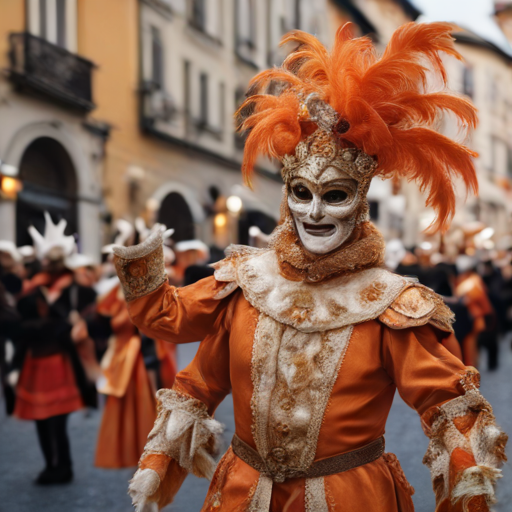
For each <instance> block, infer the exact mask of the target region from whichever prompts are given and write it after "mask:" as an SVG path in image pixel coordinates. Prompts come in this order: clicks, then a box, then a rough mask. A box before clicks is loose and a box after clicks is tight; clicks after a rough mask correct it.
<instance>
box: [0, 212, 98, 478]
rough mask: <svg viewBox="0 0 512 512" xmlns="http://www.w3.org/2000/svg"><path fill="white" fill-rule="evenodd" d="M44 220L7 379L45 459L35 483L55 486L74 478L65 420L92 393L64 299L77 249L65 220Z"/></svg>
mask: <svg viewBox="0 0 512 512" xmlns="http://www.w3.org/2000/svg"><path fill="white" fill-rule="evenodd" d="M45 221H46V224H45V229H44V234H41V233H39V232H38V231H37V230H36V229H35V228H33V227H32V228H31V229H30V235H31V236H32V238H33V240H34V245H35V250H36V254H37V257H38V258H39V259H40V261H41V267H42V271H41V272H40V273H38V274H36V275H34V276H33V277H32V278H31V279H30V280H27V281H25V282H24V283H23V291H22V292H21V293H22V296H21V297H20V299H19V302H18V311H19V314H20V317H21V320H20V325H19V330H18V332H17V333H16V335H15V341H16V344H15V354H14V358H13V361H12V365H11V371H10V373H9V375H8V377H7V379H8V381H9V383H10V384H11V385H12V386H13V387H15V389H16V402H15V408H14V415H15V416H16V417H18V418H20V419H24V420H35V422H36V427H37V435H38V440H39V444H40V447H41V451H42V452H43V455H44V459H45V462H46V467H45V468H44V470H43V471H42V472H41V473H40V474H39V476H38V478H37V480H36V482H37V483H38V484H54V483H66V482H69V481H71V480H72V478H73V470H72V462H71V453H70V447H69V439H68V434H67V419H68V415H69V414H70V413H72V412H74V411H76V410H78V409H80V408H82V407H83V406H84V404H87V403H88V400H89V399H90V396H89V393H88V385H87V379H86V377H85V373H84V370H83V367H82V365H81V361H80V359H79V357H78V354H77V352H76V349H75V346H74V344H73V342H72V339H71V329H72V322H73V321H76V318H74V319H73V318H71V317H70V311H71V307H70V306H71V303H70V300H66V296H69V295H70V286H72V283H73V274H72V272H71V271H70V270H69V269H67V268H66V265H65V261H66V258H67V257H69V256H71V254H72V253H73V251H74V250H75V240H74V238H73V237H70V236H65V235H64V230H65V228H66V222H65V221H64V220H61V221H60V222H59V223H58V224H54V223H53V221H52V218H51V217H50V215H49V214H48V213H47V212H46V213H45ZM76 299H77V301H78V296H77V297H76ZM76 306H77V307H78V303H77V304H76Z"/></svg>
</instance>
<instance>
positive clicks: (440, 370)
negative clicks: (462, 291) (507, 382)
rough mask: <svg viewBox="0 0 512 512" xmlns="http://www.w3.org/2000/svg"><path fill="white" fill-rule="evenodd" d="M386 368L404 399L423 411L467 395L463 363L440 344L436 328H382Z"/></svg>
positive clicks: (419, 411) (419, 410) (411, 405)
mask: <svg viewBox="0 0 512 512" xmlns="http://www.w3.org/2000/svg"><path fill="white" fill-rule="evenodd" d="M383 362H384V368H385V369H386V371H387V372H388V374H389V376H390V377H391V378H392V379H393V381H394V382H395V384H396V386H397V389H398V392H399V393H400V396H401V397H402V398H403V400H404V401H405V402H406V403H407V404H408V405H409V406H410V407H412V408H413V409H415V410H416V411H418V413H419V414H423V413H424V412H425V411H426V410H427V409H428V408H430V407H432V406H435V405H440V404H442V403H443V402H446V401H447V400H451V399H453V398H457V397H458V396H460V395H463V394H464V389H463V388H462V386H461V385H460V379H461V375H463V374H464V373H465V371H466V367H465V366H464V364H463V363H462V362H461V361H460V360H459V359H458V358H457V357H455V356H454V355H453V354H451V353H450V352H449V351H448V350H447V349H446V348H445V347H443V345H442V344H441V343H439V341H438V338H437V336H436V333H435V330H434V327H432V326H430V325H424V326H421V327H414V328H410V329H399V330H394V329H390V328H387V327H386V328H384V330H383Z"/></svg>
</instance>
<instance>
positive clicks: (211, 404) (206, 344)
mask: <svg viewBox="0 0 512 512" xmlns="http://www.w3.org/2000/svg"><path fill="white" fill-rule="evenodd" d="M232 305H233V303H231V304H230V305H228V307H226V308H224V309H223V310H222V311H221V312H220V314H219V316H218V317H217V319H216V321H215V324H214V326H213V329H212V332H211V334H209V335H208V336H207V337H206V338H205V339H204V340H203V342H202V343H201V344H200V345H199V348H198V350H197V353H196V355H195V357H194V359H193V360H192V362H191V363H190V364H189V365H188V366H187V367H186V368H184V369H183V370H181V371H180V372H179V373H178V374H177V375H176V380H175V383H174V386H173V389H174V390H176V391H178V392H180V393H183V394H186V395H190V396H191V397H193V398H195V399H197V400H200V401H201V402H203V403H204V404H206V406H207V408H208V414H210V415H213V413H214V411H215V409H216V408H217V406H218V405H219V404H220V403H221V402H222V400H223V399H224V398H225V397H226V395H227V394H228V393H229V392H230V391H231V380H230V373H229V334H230V329H231V325H230V324H231V315H232Z"/></svg>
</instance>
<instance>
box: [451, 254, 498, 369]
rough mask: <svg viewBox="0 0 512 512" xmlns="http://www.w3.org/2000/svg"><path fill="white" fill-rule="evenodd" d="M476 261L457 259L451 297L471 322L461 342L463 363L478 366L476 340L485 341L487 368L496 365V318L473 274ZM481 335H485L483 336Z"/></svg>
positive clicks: (483, 286)
mask: <svg viewBox="0 0 512 512" xmlns="http://www.w3.org/2000/svg"><path fill="white" fill-rule="evenodd" d="M477 263H478V261H477V260H476V258H474V257H472V256H467V255H461V256H459V257H458V258H457V261H456V266H457V273H458V275H457V277H456V280H455V295H456V296H457V297H459V298H462V299H463V302H464V304H465V305H466V306H467V308H468V310H469V313H470V315H471V318H472V320H473V328H472V330H471V332H469V333H468V334H467V335H466V336H465V338H464V339H462V340H461V343H462V349H463V354H464V363H465V364H466V365H468V366H475V367H477V366H478V343H479V338H480V339H483V340H485V343H486V345H487V347H488V348H489V355H490V357H489V365H491V366H492V367H494V368H495V367H496V365H497V338H496V337H497V330H496V315H495V313H494V310H493V308H492V305H491V302H490V300H489V297H488V295H487V290H486V287H485V284H484V282H483V280H482V278H481V277H480V276H479V275H478V274H477V272H476V267H477ZM484 333H485V335H484Z"/></svg>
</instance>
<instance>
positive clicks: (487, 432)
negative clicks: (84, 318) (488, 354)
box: [422, 370, 508, 510]
mask: <svg viewBox="0 0 512 512" xmlns="http://www.w3.org/2000/svg"><path fill="white" fill-rule="evenodd" d="M477 383H478V373H477V372H476V370H468V372H467V373H466V374H465V375H464V376H462V379H461V384H462V385H463V387H464V388H465V390H466V393H465V394H464V395H462V396H460V397H458V398H455V399H453V400H450V401H449V402H446V403H445V404H443V405H442V406H441V407H437V408H434V409H433V410H432V409H431V410H429V411H427V412H426V413H425V414H424V415H423V418H422V420H423V422H424V428H425V432H426V434H427V435H428V437H429V438H430V444H429V447H428V449H427V452H426V454H425V457H424V459H423V463H424V464H425V465H426V466H428V468H429V469H430V473H431V477H432V483H433V486H434V491H435V493H436V501H437V504H438V505H439V504H441V503H442V502H444V501H446V502H448V503H447V504H448V507H447V508H446V510H452V508H451V507H453V506H455V505H456V504H457V503H458V502H459V501H461V502H462V506H463V510H471V508H468V507H469V503H470V501H471V500H472V499H473V498H475V497H477V496H479V497H481V498H483V499H484V500H485V502H486V504H487V505H488V506H490V505H492V504H493V503H495V502H496V498H495V489H494V487H495V483H496V481H497V480H498V479H499V478H501V470H500V469H498V467H499V466H500V465H501V464H502V463H503V462H504V461H506V456H505V445H506V443H507V440H508V436H507V434H505V433H504V432H503V431H502V430H501V429H500V428H499V427H498V426H497V425H496V421H495V418H494V415H493V412H492V407H491V406H490V404H489V403H488V402H487V401H486V400H485V398H484V397H483V396H482V395H481V394H480V392H479V391H478V389H477ZM443 510H445V509H443Z"/></svg>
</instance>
